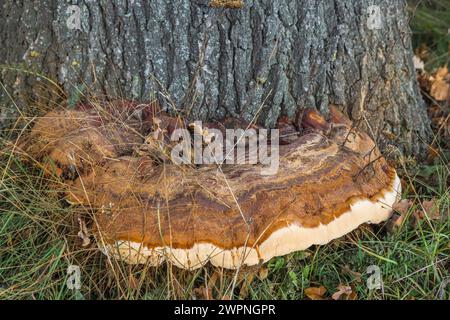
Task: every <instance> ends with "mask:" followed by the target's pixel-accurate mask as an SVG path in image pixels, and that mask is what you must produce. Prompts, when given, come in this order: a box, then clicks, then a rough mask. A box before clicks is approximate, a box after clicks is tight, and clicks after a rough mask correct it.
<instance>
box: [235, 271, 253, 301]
mask: <svg viewBox="0 0 450 320" xmlns="http://www.w3.org/2000/svg"><path fill="white" fill-rule="evenodd" d="M254 278H255V276H254V273H250V274H249V275H248V276H247V277H246V278H245V280H244V281H243V282H242V285H241V289H240V290H239V297H240V298H241V299H245V298H247V296H248V290H249V288H250V285H251V283H252V282H253V279H254Z"/></svg>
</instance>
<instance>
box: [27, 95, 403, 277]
mask: <svg viewBox="0 0 450 320" xmlns="http://www.w3.org/2000/svg"><path fill="white" fill-rule="evenodd" d="M124 104H125V103H123V102H121V103H115V104H113V105H112V107H105V106H102V107H101V108H100V107H98V106H97V107H93V106H81V107H78V108H77V109H75V110H63V111H52V112H50V113H48V114H47V115H46V116H44V117H42V118H40V119H38V120H37V122H36V123H35V124H34V127H33V129H32V130H31V134H30V135H29V136H28V138H27V139H26V141H24V143H23V145H22V146H23V148H25V149H26V150H27V151H28V152H29V153H31V154H32V155H33V156H34V157H36V158H38V159H40V161H42V162H45V161H47V162H48V161H51V163H52V166H53V167H56V169H57V170H56V173H57V174H58V175H59V176H60V177H61V178H62V179H63V180H64V181H65V184H66V189H65V197H66V199H67V201H68V202H69V203H71V204H72V205H82V206H85V207H86V208H88V209H89V210H90V211H91V212H92V218H93V219H92V224H91V225H92V229H93V231H94V234H95V237H96V240H97V243H98V245H99V247H100V248H101V250H102V251H103V252H104V253H106V254H108V255H110V256H114V257H116V258H118V259H121V260H125V261H127V262H129V263H148V264H150V265H159V264H161V263H162V262H163V261H165V260H168V261H171V262H172V263H173V264H175V265H176V266H178V267H181V268H187V269H195V268H198V267H201V266H202V265H204V264H205V263H207V262H208V261H209V262H211V263H212V264H213V265H215V266H220V267H224V268H230V269H234V268H238V267H239V266H241V265H255V264H259V263H262V262H266V261H268V260H269V259H271V258H272V257H275V256H281V255H285V254H288V253H290V252H294V251H298V250H304V249H306V248H308V247H309V246H311V245H323V244H326V243H328V242H330V241H331V240H333V239H336V238H339V237H341V236H343V235H345V234H347V233H349V232H350V231H352V230H354V229H356V228H357V227H358V226H359V225H361V224H363V223H379V222H381V221H384V220H386V219H387V218H388V217H389V216H390V214H391V212H392V209H391V208H392V206H393V204H394V203H395V202H396V201H397V200H398V198H399V192H400V180H399V178H398V176H397V174H396V172H395V170H394V169H393V168H392V167H390V166H389V165H388V164H387V162H386V160H385V159H384V158H383V157H382V156H381V153H380V151H379V150H378V148H377V147H376V145H375V143H374V141H373V140H372V139H371V138H370V137H369V136H368V135H367V134H366V133H364V132H361V131H360V130H358V129H357V128H355V127H354V126H353V125H352V122H351V121H350V120H349V119H348V118H346V117H345V116H344V115H343V114H341V113H340V112H339V111H338V110H337V109H336V108H335V107H334V106H330V115H329V117H328V120H325V118H324V117H322V116H321V115H320V114H319V113H318V112H316V111H314V110H305V111H303V112H302V114H301V115H299V116H298V117H297V119H296V120H295V121H292V122H290V120H289V119H287V118H283V119H280V121H279V125H278V128H279V130H280V146H279V168H278V172H277V173H276V174H274V175H270V176H265V175H261V174H260V170H261V166H262V165H261V164H240V165H214V164H212V165H211V164H209V165H184V164H182V165H179V164H175V163H173V162H171V161H170V159H169V158H170V157H168V156H167V155H168V150H170V140H169V139H168V137H170V134H171V132H173V131H174V130H175V129H176V128H178V127H185V128H189V122H187V121H185V120H183V119H181V118H179V117H170V116H169V115H167V114H166V113H164V112H162V111H160V110H158V108H157V106H156V105H154V104H149V105H138V104H133V103H126V105H125V106H124ZM100 109H101V110H100ZM118 110H119V111H118ZM225 124H231V125H232V126H235V127H236V126H238V127H241V128H244V129H245V128H248V127H249V124H247V123H245V122H244V121H242V120H237V119H236V121H233V119H228V120H226V121H223V122H220V123H219V122H218V123H211V124H209V126H210V127H214V126H215V127H218V128H220V127H221V126H223V128H222V129H224V128H225ZM166 149H167V150H166Z"/></svg>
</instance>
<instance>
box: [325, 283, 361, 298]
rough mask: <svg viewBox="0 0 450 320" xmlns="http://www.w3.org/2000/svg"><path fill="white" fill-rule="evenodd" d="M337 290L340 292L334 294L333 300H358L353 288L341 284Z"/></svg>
mask: <svg viewBox="0 0 450 320" xmlns="http://www.w3.org/2000/svg"><path fill="white" fill-rule="evenodd" d="M337 289H338V291H336V292H335V293H333V295H332V296H331V298H332V299H333V300H355V299H356V294H355V293H353V290H352V288H351V287H349V286H345V285H343V284H340V285H339V286H338V288H337Z"/></svg>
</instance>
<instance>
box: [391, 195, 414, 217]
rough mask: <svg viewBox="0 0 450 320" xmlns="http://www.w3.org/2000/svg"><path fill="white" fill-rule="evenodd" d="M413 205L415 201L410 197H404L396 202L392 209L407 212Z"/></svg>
mask: <svg viewBox="0 0 450 320" xmlns="http://www.w3.org/2000/svg"><path fill="white" fill-rule="evenodd" d="M412 205H413V202H412V201H411V200H409V199H402V200H400V201H399V202H397V203H396V204H394V206H393V207H392V209H394V210H395V211H397V212H398V213H400V214H402V215H403V214H406V213H407V212H408V210H409V208H411V206H412Z"/></svg>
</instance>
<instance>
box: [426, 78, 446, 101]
mask: <svg viewBox="0 0 450 320" xmlns="http://www.w3.org/2000/svg"><path fill="white" fill-rule="evenodd" d="M449 90H450V88H449V84H448V83H446V82H445V81H444V80H440V79H436V80H435V81H433V83H432V84H431V88H430V95H431V96H432V97H433V98H434V99H436V100H437V101H445V100H447V99H448V96H449Z"/></svg>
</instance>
